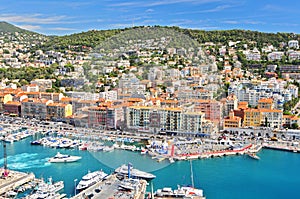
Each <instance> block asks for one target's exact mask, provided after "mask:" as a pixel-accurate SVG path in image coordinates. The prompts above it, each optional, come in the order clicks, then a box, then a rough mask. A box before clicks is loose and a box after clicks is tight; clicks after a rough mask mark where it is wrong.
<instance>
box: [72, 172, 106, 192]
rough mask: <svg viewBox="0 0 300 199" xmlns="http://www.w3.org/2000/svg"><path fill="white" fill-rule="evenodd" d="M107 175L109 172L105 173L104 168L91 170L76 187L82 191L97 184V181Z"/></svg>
mask: <svg viewBox="0 0 300 199" xmlns="http://www.w3.org/2000/svg"><path fill="white" fill-rule="evenodd" d="M107 176H108V174H106V173H104V172H103V171H102V170H99V171H94V172H90V171H89V172H88V173H87V174H86V175H84V176H83V177H82V179H81V180H80V181H79V183H78V185H77V186H76V189H77V190H78V191H82V190H84V189H86V188H88V187H90V186H92V185H94V184H96V183H97V182H100V181H102V180H103V179H105V177H107Z"/></svg>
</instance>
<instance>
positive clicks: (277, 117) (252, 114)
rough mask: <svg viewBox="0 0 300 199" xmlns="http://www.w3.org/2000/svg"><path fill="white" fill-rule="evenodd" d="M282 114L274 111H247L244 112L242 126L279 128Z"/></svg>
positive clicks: (279, 111) (281, 122)
mask: <svg viewBox="0 0 300 199" xmlns="http://www.w3.org/2000/svg"><path fill="white" fill-rule="evenodd" d="M282 124H283V112H282V111H281V110H276V109H247V110H245V111H244V126H253V127H255V126H267V127H272V128H280V127H281V126H282Z"/></svg>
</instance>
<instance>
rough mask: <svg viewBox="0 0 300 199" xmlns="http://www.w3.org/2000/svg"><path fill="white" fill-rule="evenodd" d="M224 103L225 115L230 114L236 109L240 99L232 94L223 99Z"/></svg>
mask: <svg viewBox="0 0 300 199" xmlns="http://www.w3.org/2000/svg"><path fill="white" fill-rule="evenodd" d="M221 103H222V104H223V115H224V116H229V113H230V111H231V110H235V109H237V107H238V99H237V97H236V96H235V95H234V94H230V95H229V96H228V97H227V98H224V99H222V100H221Z"/></svg>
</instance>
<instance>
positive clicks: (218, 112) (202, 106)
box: [192, 100, 222, 126]
mask: <svg viewBox="0 0 300 199" xmlns="http://www.w3.org/2000/svg"><path fill="white" fill-rule="evenodd" d="M192 103H193V104H194V105H195V107H194V111H196V112H203V113H205V119H207V120H210V121H212V122H214V123H215V124H216V125H217V126H220V125H221V119H222V104H221V102H219V101H216V100H193V101H192Z"/></svg>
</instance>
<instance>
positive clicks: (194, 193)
mask: <svg viewBox="0 0 300 199" xmlns="http://www.w3.org/2000/svg"><path fill="white" fill-rule="evenodd" d="M190 169H191V181H192V186H191V187H189V186H179V185H178V187H177V189H175V190H173V189H172V188H170V187H164V188H162V189H157V190H156V192H155V193H153V184H151V195H152V199H155V198H160V197H166V198H168V197H169V198H187V197H188V198H191V199H193V198H195V199H196V198H197V199H205V197H204V195H203V190H202V189H197V188H195V187H194V174H193V166H192V160H190Z"/></svg>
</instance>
